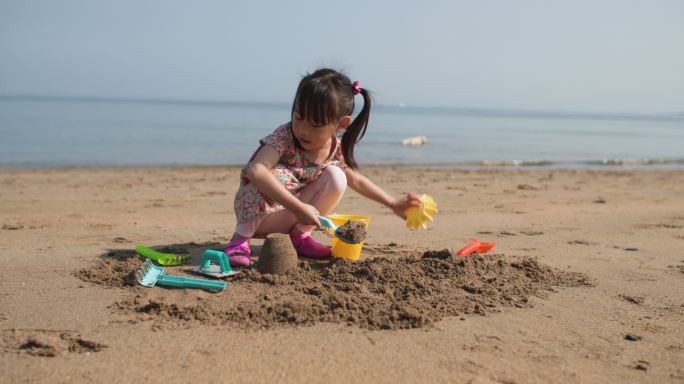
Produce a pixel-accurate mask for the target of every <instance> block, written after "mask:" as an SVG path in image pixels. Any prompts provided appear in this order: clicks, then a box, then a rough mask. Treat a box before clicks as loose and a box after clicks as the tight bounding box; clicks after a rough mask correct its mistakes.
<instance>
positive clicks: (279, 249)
mask: <svg viewBox="0 0 684 384" xmlns="http://www.w3.org/2000/svg"><path fill="white" fill-rule="evenodd" d="M296 266H297V251H296V250H295V249H294V247H293V246H292V241H291V240H290V236H288V235H285V234H282V233H273V234H270V235H268V236H267V237H266V240H265V241H264V245H263V247H262V250H261V256H260V257H259V262H258V263H257V269H258V270H259V272H261V273H274V274H277V275H282V274H284V273H287V272H288V271H290V270H291V269H292V268H295V267H296Z"/></svg>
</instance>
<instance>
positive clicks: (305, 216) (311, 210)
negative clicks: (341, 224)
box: [295, 203, 321, 227]
mask: <svg viewBox="0 0 684 384" xmlns="http://www.w3.org/2000/svg"><path fill="white" fill-rule="evenodd" d="M319 215H320V213H319V212H318V209H316V207H314V206H313V205H311V204H307V203H302V206H301V207H300V209H299V210H298V212H295V216H296V217H297V221H298V222H299V223H300V224H302V225H315V226H317V227H320V226H321V222H320V221H319V220H318V216H319Z"/></svg>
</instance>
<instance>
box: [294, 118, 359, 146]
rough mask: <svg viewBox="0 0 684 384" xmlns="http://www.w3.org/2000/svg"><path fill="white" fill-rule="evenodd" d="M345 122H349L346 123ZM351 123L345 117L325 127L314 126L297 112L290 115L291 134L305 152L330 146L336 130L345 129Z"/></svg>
mask: <svg viewBox="0 0 684 384" xmlns="http://www.w3.org/2000/svg"><path fill="white" fill-rule="evenodd" d="M347 120H349V121H348V122H347ZM350 122H351V117H349V116H345V117H343V118H342V119H340V120H339V121H336V122H331V123H328V124H325V125H315V124H313V123H312V122H310V121H308V120H306V119H304V118H303V117H302V115H300V114H299V112H298V111H295V112H294V113H293V114H292V133H293V134H294V135H295V137H296V138H297V140H299V143H300V144H301V145H302V148H304V149H305V150H307V151H315V150H319V149H323V148H325V147H326V145H328V146H329V145H330V140H331V139H332V137H333V135H335V133H336V132H337V131H338V130H343V129H345V128H347V126H348V125H349V123H350Z"/></svg>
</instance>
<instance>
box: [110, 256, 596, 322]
mask: <svg viewBox="0 0 684 384" xmlns="http://www.w3.org/2000/svg"><path fill="white" fill-rule="evenodd" d="M447 255H449V252H448V251H437V252H435V251H429V252H426V253H424V254H423V255H420V254H417V255H414V256H408V257H394V258H386V257H378V258H373V259H364V260H361V261H357V262H351V261H348V260H344V259H335V260H332V261H330V262H327V263H321V264H310V263H307V262H299V267H298V268H294V269H293V270H291V271H290V272H289V273H287V274H285V275H273V274H261V273H259V272H258V271H257V270H256V269H247V270H244V272H243V273H242V274H241V275H238V276H236V278H235V279H234V280H231V281H229V282H228V287H227V288H226V291H224V292H222V293H220V294H215V295H212V294H208V293H206V292H201V291H190V290H177V289H164V288H152V289H143V288H140V287H136V288H134V290H135V291H136V293H137V294H136V295H134V296H133V297H131V298H129V299H125V300H123V301H121V302H118V303H116V305H115V306H114V308H115V309H116V310H117V311H121V312H124V313H129V314H130V313H131V312H133V313H136V314H138V316H139V317H138V318H139V320H154V321H155V323H156V324H163V323H164V322H166V323H167V324H169V323H177V322H184V323H187V324H191V323H192V322H200V323H207V324H216V325H221V324H238V325H240V326H242V327H245V328H254V327H256V328H262V327H263V328H268V327H274V326H281V325H290V326H292V325H310V324H315V323H318V322H332V323H346V324H350V325H356V326H359V327H362V328H369V329H401V328H417V327H423V326H426V325H429V324H432V323H434V322H436V321H439V320H440V319H442V318H444V317H445V316H458V315H462V314H479V315H485V314H487V313H491V312H497V311H499V310H500V307H529V306H531V302H530V297H532V296H537V297H544V296H545V295H546V294H547V292H549V291H551V290H552V289H553V287H554V286H564V287H570V286H579V285H587V284H588V283H587V281H586V278H584V277H583V276H582V275H580V274H577V273H570V272H562V271H559V270H554V269H552V268H549V267H547V266H543V265H541V264H539V263H538V262H537V261H536V260H534V259H530V258H510V257H504V256H503V255H484V256H478V255H473V256H470V257H459V258H455V257H451V256H449V257H447ZM190 292H192V293H190Z"/></svg>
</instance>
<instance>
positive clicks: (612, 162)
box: [586, 159, 684, 166]
mask: <svg viewBox="0 0 684 384" xmlns="http://www.w3.org/2000/svg"><path fill="white" fill-rule="evenodd" d="M586 164H588V165H599V166H645V165H677V164H683V165H684V159H601V160H593V161H587V162H586Z"/></svg>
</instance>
